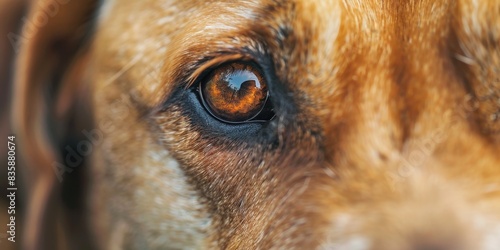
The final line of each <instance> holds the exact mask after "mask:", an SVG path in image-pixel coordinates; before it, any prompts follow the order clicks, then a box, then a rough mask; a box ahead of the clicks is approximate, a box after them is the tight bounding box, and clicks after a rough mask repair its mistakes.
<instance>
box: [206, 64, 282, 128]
mask: <svg viewBox="0 0 500 250" xmlns="http://www.w3.org/2000/svg"><path fill="white" fill-rule="evenodd" d="M199 93H200V96H201V100H202V101H203V105H204V106H205V108H206V109H207V111H208V112H209V113H210V114H212V115H213V116H214V117H215V118H217V119H219V120H221V121H223V122H228V123H243V122H250V121H265V120H270V119H271V118H272V117H273V116H274V113H273V111H272V108H271V107H270V103H268V102H269V101H268V99H269V91H268V86H267V82H266V80H265V78H264V76H263V74H262V72H261V70H260V69H259V68H258V67H257V66H253V65H251V64H250V63H241V62H234V63H229V64H225V65H222V66H220V67H218V68H216V69H215V70H213V71H212V72H211V73H210V74H209V75H208V76H207V77H205V78H204V80H202V81H201V82H200V85H199Z"/></svg>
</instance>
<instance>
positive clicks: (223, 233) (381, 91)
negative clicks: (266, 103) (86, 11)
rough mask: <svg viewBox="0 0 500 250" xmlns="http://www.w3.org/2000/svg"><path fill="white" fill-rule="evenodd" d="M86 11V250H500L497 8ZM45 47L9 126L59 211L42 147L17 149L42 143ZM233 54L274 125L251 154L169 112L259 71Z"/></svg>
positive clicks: (262, 4) (466, 3)
mask: <svg viewBox="0 0 500 250" xmlns="http://www.w3.org/2000/svg"><path fill="white" fill-rule="evenodd" d="M89 2H91V1H89ZM90 4H92V3H90ZM71 6H73V7H71ZM76 6H77V4H74V5H72V4H69V5H68V6H67V7H66V8H67V10H66V9H65V10H63V11H61V15H65V14H64V13H74V11H72V10H71V8H76ZM82 6H83V4H82ZM89 6H91V5H89ZM35 9H36V8H35ZM66 11H67V12H66ZM100 11H101V12H100V14H98V18H97V21H96V24H95V28H94V30H95V32H93V34H92V38H91V40H90V41H89V43H88V47H85V48H88V51H87V50H85V55H86V56H85V57H83V56H76V59H75V60H76V61H77V62H78V61H79V62H80V64H78V63H76V64H75V65H80V66H79V67H82V68H83V69H84V71H83V72H80V71H78V72H80V74H78V77H80V79H84V80H83V81H82V83H83V86H87V87H90V94H89V96H90V97H89V102H90V103H91V105H92V109H93V110H92V120H93V124H94V125H93V126H94V128H95V129H97V130H98V131H99V132H101V133H102V138H103V140H102V142H100V143H98V144H97V145H95V147H94V150H93V154H92V161H91V164H90V165H91V169H89V170H88V171H89V172H88V176H89V182H88V183H89V184H88V188H87V189H85V191H86V192H85V194H86V195H87V197H88V199H87V200H86V203H85V206H87V207H88V209H89V211H87V212H86V213H84V215H85V216H86V217H85V218H86V220H89V221H91V226H90V228H91V229H90V231H91V238H92V239H93V240H94V241H96V247H97V248H100V249H122V248H123V249H166V248H169V249H220V248H222V249H313V248H318V249H355V250H364V249H377V250H378V249H394V250H395V249H408V250H411V249H464V250H465V249H478V250H479V249H481V250H493V249H499V248H500V149H499V142H500V134H499V132H500V47H499V46H500V1H498V0H487V1H478V0H460V1H432V0H409V1H381V0H380V1H378V0H371V1H360V0H344V1H340V0H329V1H306V0H304V1H302V0H294V1H265V0H261V1H250V0H249V1H238V2H235V1H194V0H192V1H153V0H144V1H125V0H122V1H117V0H114V1H104V3H103V6H100ZM66 18H67V19H68V20H73V21H74V22H80V23H84V21H82V20H81V19H83V18H81V17H72V16H71V15H69V16H66ZM85 20H86V19H85ZM56 24H58V23H56ZM56 24H54V25H55V26H56ZM65 27H68V25H67V26H65ZM47 29H48V28H47ZM53 29H56V28H55V27H54V28H53ZM49 30H50V29H49ZM43 31H45V29H39V30H38V33H39V34H40V37H39V38H38V39H33V40H31V41H30V42H29V44H27V45H26V46H25V47H24V50H23V51H24V52H22V53H21V57H20V61H19V64H18V65H19V71H18V84H19V87H18V90H17V92H16V93H17V95H16V97H17V101H18V102H17V104H19V105H21V103H22V105H28V106H23V108H17V111H18V115H19V117H17V119H16V121H17V122H18V124H17V125H19V126H20V127H19V129H18V133H20V134H21V135H25V138H24V146H26V148H29V149H30V150H31V151H28V150H27V151H26V152H28V153H30V154H33V155H31V156H30V157H33V158H35V159H38V160H39V161H41V162H43V163H44V164H43V166H37V167H36V168H39V169H40V170H39V171H40V172H42V173H43V174H40V175H39V176H37V177H36V178H35V179H37V178H38V179H47V178H49V179H50V182H51V183H53V184H52V185H54V186H55V188H52V189H51V188H47V190H55V191H54V192H56V193H57V192H58V189H57V185H58V184H57V182H56V181H55V177H53V176H52V177H49V176H51V175H52V174H53V172H52V171H53V169H51V167H50V158H51V157H52V158H54V157H57V156H51V155H49V152H45V153H44V152H43V151H41V150H43V146H41V144H43V143H42V141H43V138H41V139H38V140H37V142H38V143H39V144H35V145H34V146H33V145H32V146H29V145H28V144H29V139H28V138H27V137H28V136H33V135H37V133H40V131H41V130H36V131H38V132H36V133H35V132H32V131H33V130H35V129H36V128H33V127H32V125H26V123H25V122H27V119H28V118H26V117H27V114H28V113H29V111H28V110H27V108H28V107H32V108H34V107H36V104H37V102H36V101H31V99H26V98H30V95H27V94H24V93H32V92H30V90H29V89H26V88H28V87H30V86H33V85H35V84H34V82H37V83H42V82H43V80H44V79H45V80H46V79H48V77H47V74H49V75H50V74H53V73H47V74H45V75H44V74H42V73H40V72H39V71H37V70H36V69H37V66H41V65H43V62H42V61H41V60H40V59H37V58H39V57H40V56H39V55H38V54H36V53H37V51H39V50H41V49H43V48H44V47H43V43H42V45H40V41H45V40H44V39H48V38H44V37H43V36H42V34H45V35H44V36H48V37H51V36H56V35H50V34H49V35H47V33H43ZM46 32H48V31H46ZM68 33H71V32H68ZM64 39H66V40H64ZM63 40H64V41H67V43H68V44H69V45H71V46H73V43H71V41H73V40H71V39H69V38H63ZM69 45H68V46H69ZM46 47H49V46H46ZM41 51H43V50H41ZM248 51H252V52H254V53H255V52H258V53H260V54H262V55H264V57H267V59H268V60H269V61H271V62H272V63H271V66H272V69H271V71H272V72H274V74H275V75H276V78H277V82H276V83H271V84H276V86H275V87H273V89H272V90H271V94H273V93H275V94H276V93H279V94H277V95H280V98H281V99H279V100H281V101H280V103H277V104H276V110H277V111H276V113H277V116H276V117H275V119H274V120H273V121H272V122H271V123H270V125H269V126H268V127H266V131H267V132H268V133H267V134H262V135H261V137H262V138H261V137H258V138H253V139H251V140H250V139H249V140H243V139H241V138H240V139H238V138H236V139H235V138H230V137H227V136H225V135H220V134H216V133H211V132H210V131H209V130H210V128H208V127H207V126H200V125H197V123H196V122H195V121H193V120H195V118H193V117H191V116H190V113H189V112H186V107H185V105H183V104H185V103H183V101H182V100H177V99H175V94H176V93H179V91H178V89H182V88H187V87H189V85H190V84H196V83H195V82H193V80H195V79H196V78H197V76H198V75H200V74H201V73H202V71H204V70H205V69H208V68H211V67H215V66H217V65H219V64H221V63H224V62H227V61H233V60H249V59H254V60H261V59H255V58H253V57H254V54H252V53H249V52H248ZM79 58H85V60H83V59H79ZM54 68H55V67H53V68H52V69H49V71H50V70H52V71H55V70H56V69H54ZM65 70H68V69H65ZM40 78H41V79H40ZM36 91H39V89H38V88H37V89H36ZM32 95H33V96H38V95H39V94H37V93H33V94H32ZM27 100H28V101H27ZM36 100H38V99H36ZM25 103H28V104H25ZM30 103H31V104H30ZM23 115H24V116H25V117H24V118H23ZM33 119H39V118H33ZM21 125H22V126H21ZM32 129H33V130H32ZM30 131H31V132H30ZM34 152H35V153H34ZM36 152H37V153H36ZM28 158H29V157H28ZM71 174H72V173H68V174H67V175H71ZM39 182H40V183H42V181H39ZM47 192H49V191H47ZM35 198H36V197H35ZM35 198H33V199H34V200H35ZM36 204H39V203H36ZM40 204H42V203H40ZM61 209H64V208H61ZM34 214H36V213H35V212H32V213H31V214H30V215H29V216H31V217H36V216H35V215H34ZM31 217H28V218H31ZM35 219H36V218H34V220H35ZM66 224H69V223H66ZM66 224H64V223H62V225H61V227H63V228H64V227H65V226H68V225H66ZM41 227H43V226H41ZM33 234H35V233H33ZM33 237H35V236H33ZM33 241H34V239H33ZM67 244H68V245H67V246H72V245H71V242H68V243H67ZM27 245H28V246H30V247H29V248H30V249H34V248H36V247H34V246H33V243H32V242H31V243H30V242H28V244H27ZM62 248H64V246H63V247H62Z"/></svg>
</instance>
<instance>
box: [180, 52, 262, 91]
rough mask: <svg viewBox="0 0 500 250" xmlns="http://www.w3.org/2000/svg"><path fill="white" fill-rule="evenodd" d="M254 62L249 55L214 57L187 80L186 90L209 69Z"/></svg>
mask: <svg viewBox="0 0 500 250" xmlns="http://www.w3.org/2000/svg"><path fill="white" fill-rule="evenodd" d="M241 60H244V61H254V59H253V58H252V57H250V56H248V55H244V54H232V55H223V56H218V57H214V58H212V59H211V60H209V61H207V62H204V63H203V64H201V66H199V67H197V68H196V70H194V71H193V72H192V73H191V74H190V75H189V77H188V78H187V79H186V83H187V84H186V89H188V88H190V87H191V86H193V84H195V82H196V81H198V80H199V79H200V77H201V76H202V75H203V73H204V72H206V71H207V70H208V69H211V68H215V67H217V66H219V65H222V64H224V63H227V62H231V61H241Z"/></svg>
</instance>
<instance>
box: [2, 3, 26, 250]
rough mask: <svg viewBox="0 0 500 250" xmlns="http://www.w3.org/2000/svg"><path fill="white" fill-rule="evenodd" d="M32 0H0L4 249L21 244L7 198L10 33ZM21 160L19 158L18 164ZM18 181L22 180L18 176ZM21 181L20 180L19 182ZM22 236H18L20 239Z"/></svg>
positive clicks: (19, 209)
mask: <svg viewBox="0 0 500 250" xmlns="http://www.w3.org/2000/svg"><path fill="white" fill-rule="evenodd" d="M27 3H28V0H0V35H1V39H0V138H2V139H3V141H2V143H0V159H1V160H0V162H2V164H1V167H0V189H1V190H2V191H1V192H0V193H1V197H0V225H2V227H0V249H2V250H10V249H17V248H16V246H17V247H19V244H14V243H11V242H10V241H8V240H7V236H8V235H7V226H6V225H7V223H8V213H7V211H8V202H7V136H8V135H9V134H11V133H12V132H11V128H10V103H11V101H12V77H13V64H14V61H15V60H14V59H15V56H16V50H15V47H14V46H13V44H12V43H11V40H10V39H9V36H8V35H9V34H19V33H20V30H21V26H22V17H23V16H24V15H25V14H26V11H27V8H26V7H27V5H28V4H27ZM19 164H21V162H18V168H20V167H21V166H20V165H19ZM18 181H21V180H20V179H18ZM18 184H20V183H18ZM21 193H22V190H19V192H18V193H17V197H16V198H17V199H16V215H17V216H16V224H17V225H16V226H17V227H16V233H17V234H18V233H19V232H20V227H19V226H20V225H19V224H20V223H21V219H22V218H21V216H20V215H18V214H19V213H21V212H22V208H23V206H22V199H21ZM17 239H19V238H18V237H16V240H17Z"/></svg>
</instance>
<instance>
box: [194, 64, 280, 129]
mask: <svg viewBox="0 0 500 250" xmlns="http://www.w3.org/2000/svg"><path fill="white" fill-rule="evenodd" d="M232 63H242V64H248V65H250V66H252V67H254V68H256V69H257V70H258V71H259V72H260V73H261V74H263V75H264V78H266V77H265V73H264V72H263V71H262V69H261V68H260V67H259V66H258V65H257V64H256V63H254V62H248V61H230V62H225V63H222V64H220V65H218V66H217V67H215V68H211V69H209V70H208V71H207V72H206V73H203V74H202V76H203V77H201V79H200V80H198V81H197V82H198V83H197V85H196V92H197V94H198V96H199V98H200V100H201V104H202V106H203V108H204V109H205V111H207V113H208V114H210V116H212V117H213V118H215V119H217V120H219V121H220V122H224V123H227V124H246V123H266V122H269V121H272V120H273V119H274V117H276V113H275V112H274V108H273V105H272V102H271V100H270V97H271V94H270V92H269V89H268V90H267V93H266V100H265V101H264V105H262V108H260V110H259V111H258V112H257V113H256V114H255V115H254V116H252V117H250V118H248V119H247V120H244V121H228V120H225V119H222V118H220V117H218V116H217V115H215V114H214V113H213V111H211V110H210V107H209V105H208V103H207V102H206V101H205V98H204V96H203V91H202V90H201V88H202V85H203V84H204V82H205V78H206V77H207V76H209V75H210V74H211V72H213V71H214V70H215V69H217V68H219V67H223V66H225V65H228V64H232ZM263 111H267V112H272V115H266V114H263V113H262V112H263Z"/></svg>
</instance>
